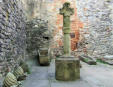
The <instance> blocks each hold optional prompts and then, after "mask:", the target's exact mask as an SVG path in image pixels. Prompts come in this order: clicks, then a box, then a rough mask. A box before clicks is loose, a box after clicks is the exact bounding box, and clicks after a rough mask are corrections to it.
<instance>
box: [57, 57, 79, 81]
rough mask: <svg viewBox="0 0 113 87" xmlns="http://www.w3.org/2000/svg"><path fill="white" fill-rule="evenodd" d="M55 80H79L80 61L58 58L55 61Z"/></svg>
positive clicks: (70, 58) (71, 58) (72, 58)
mask: <svg viewBox="0 0 113 87" xmlns="http://www.w3.org/2000/svg"><path fill="white" fill-rule="evenodd" d="M55 67H56V71H55V75H56V80H61V81H73V80H77V79H80V61H79V59H76V58H74V57H60V58H58V59H56V60H55Z"/></svg>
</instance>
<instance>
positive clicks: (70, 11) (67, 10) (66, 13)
mask: <svg viewBox="0 0 113 87" xmlns="http://www.w3.org/2000/svg"><path fill="white" fill-rule="evenodd" d="M60 14H61V15H63V16H71V15H73V14H74V9H73V8H71V7H70V3H69V2H65V3H64V4H63V8H61V9H60Z"/></svg>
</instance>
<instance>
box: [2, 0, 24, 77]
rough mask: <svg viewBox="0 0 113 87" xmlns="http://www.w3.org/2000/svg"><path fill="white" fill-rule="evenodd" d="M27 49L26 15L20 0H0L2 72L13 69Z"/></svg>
mask: <svg viewBox="0 0 113 87" xmlns="http://www.w3.org/2000/svg"><path fill="white" fill-rule="evenodd" d="M25 49H26V31H25V16H24V13H23V10H22V3H21V2H20V0H0V73H2V74H3V75H4V72H7V71H10V70H13V67H15V66H16V65H18V62H19V60H20V59H24V55H25Z"/></svg>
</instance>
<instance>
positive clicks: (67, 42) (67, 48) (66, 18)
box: [60, 2, 74, 56]
mask: <svg viewBox="0 0 113 87" xmlns="http://www.w3.org/2000/svg"><path fill="white" fill-rule="evenodd" d="M60 14H61V15H63V33H64V55H68V56H69V55H70V54H71V39H70V31H71V30H70V16H71V15H73V14H74V9H73V8H70V3H68V2H66V3H65V4H64V5H63V8H61V9H60Z"/></svg>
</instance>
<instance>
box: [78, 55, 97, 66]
mask: <svg viewBox="0 0 113 87" xmlns="http://www.w3.org/2000/svg"><path fill="white" fill-rule="evenodd" d="M79 58H80V60H81V61H83V62H85V63H87V64H89V65H96V64H97V63H96V61H95V60H94V59H93V58H91V57H89V56H86V55H82V56H79Z"/></svg>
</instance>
